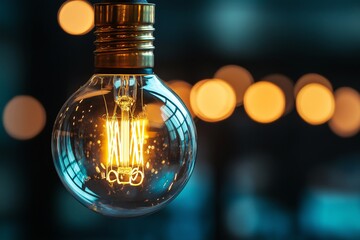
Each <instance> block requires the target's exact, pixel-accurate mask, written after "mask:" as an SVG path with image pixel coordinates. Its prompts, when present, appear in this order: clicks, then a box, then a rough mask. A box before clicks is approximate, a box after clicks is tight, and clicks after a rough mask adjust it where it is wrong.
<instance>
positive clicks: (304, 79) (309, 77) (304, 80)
mask: <svg viewBox="0 0 360 240" xmlns="http://www.w3.org/2000/svg"><path fill="white" fill-rule="evenodd" d="M310 83H318V84H321V85H323V86H324V87H327V88H328V89H329V90H330V91H333V87H332V85H331V82H330V81H329V80H328V79H327V78H325V77H324V76H322V75H320V74H317V73H308V74H305V75H303V76H301V77H300V78H299V79H298V80H297V82H296V84H295V86H294V94H295V96H297V95H298V93H299V91H300V90H301V88H303V87H304V86H306V85H308V84H310Z"/></svg>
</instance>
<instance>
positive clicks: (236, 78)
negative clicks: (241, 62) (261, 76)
mask: <svg viewBox="0 0 360 240" xmlns="http://www.w3.org/2000/svg"><path fill="white" fill-rule="evenodd" d="M214 78H216V79H222V80H224V81H226V82H228V83H229V84H230V85H231V86H232V87H233V88H234V90H235V94H236V105H237V106H239V105H241V104H242V103H243V99H244V94H245V91H246V89H247V88H248V87H249V86H250V85H251V84H252V83H253V82H254V78H253V76H252V75H251V74H250V72H249V71H248V70H246V69H245V68H243V67H240V66H237V65H227V66H224V67H221V68H220V69H219V70H217V71H216V73H215V75H214Z"/></svg>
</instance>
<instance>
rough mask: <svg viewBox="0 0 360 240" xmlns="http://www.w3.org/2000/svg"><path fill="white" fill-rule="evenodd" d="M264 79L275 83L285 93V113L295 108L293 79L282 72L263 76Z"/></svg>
mask: <svg viewBox="0 0 360 240" xmlns="http://www.w3.org/2000/svg"><path fill="white" fill-rule="evenodd" d="M262 80H263V81H267V82H271V83H274V84H275V85H276V86H278V87H279V88H280V89H281V90H282V91H283V92H284V94H285V113H289V112H290V111H291V110H292V109H293V108H294V102H295V97H294V84H293V81H292V80H291V79H290V78H288V77H287V76H285V75H282V74H270V75H267V76H265V77H264V78H262Z"/></svg>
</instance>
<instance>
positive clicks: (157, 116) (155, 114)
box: [146, 103, 164, 127]
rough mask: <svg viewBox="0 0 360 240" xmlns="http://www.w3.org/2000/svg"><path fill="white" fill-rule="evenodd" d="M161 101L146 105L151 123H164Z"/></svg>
mask: <svg viewBox="0 0 360 240" xmlns="http://www.w3.org/2000/svg"><path fill="white" fill-rule="evenodd" d="M161 106H162V105H161V104H160V103H150V104H147V105H146V117H147V119H148V120H149V122H150V125H152V126H157V127H161V126H162V125H163V124H164V120H163V118H162V112H161Z"/></svg>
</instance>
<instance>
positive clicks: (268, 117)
mask: <svg viewBox="0 0 360 240" xmlns="http://www.w3.org/2000/svg"><path fill="white" fill-rule="evenodd" d="M244 107H245V111H246V113H247V114H248V115H249V117H250V118H251V119H253V120H254V121H257V122H260V123H271V122H273V121H275V120H277V119H279V118H280V117H281V116H282V115H283V113H284V111H285V95H284V93H283V91H282V90H281V89H280V88H279V87H278V86H276V85H275V84H273V83H271V82H266V81H260V82H257V83H254V84H253V85H251V86H250V87H249V88H248V90H247V91H246V92H245V95H244Z"/></svg>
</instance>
